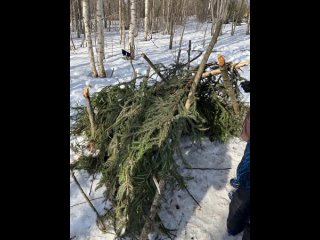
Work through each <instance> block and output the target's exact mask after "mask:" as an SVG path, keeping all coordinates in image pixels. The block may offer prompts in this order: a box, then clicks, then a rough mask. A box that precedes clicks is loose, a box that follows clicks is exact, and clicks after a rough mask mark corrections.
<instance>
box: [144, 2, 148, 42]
mask: <svg viewBox="0 0 320 240" xmlns="http://www.w3.org/2000/svg"><path fill="white" fill-rule="evenodd" d="M148 30H149V0H145V7H144V40H145V41H147V38H148Z"/></svg>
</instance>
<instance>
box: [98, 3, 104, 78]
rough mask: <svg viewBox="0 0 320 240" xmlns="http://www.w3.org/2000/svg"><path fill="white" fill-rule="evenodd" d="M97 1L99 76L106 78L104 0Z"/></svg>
mask: <svg viewBox="0 0 320 240" xmlns="http://www.w3.org/2000/svg"><path fill="white" fill-rule="evenodd" d="M96 1H97V7H96V9H97V13H96V17H97V32H98V45H97V52H98V76H99V77H106V71H105V69H104V65H103V59H104V33H103V3H102V0H96Z"/></svg>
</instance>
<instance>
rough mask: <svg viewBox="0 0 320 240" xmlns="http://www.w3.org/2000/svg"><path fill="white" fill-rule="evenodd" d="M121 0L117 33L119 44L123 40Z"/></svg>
mask: <svg viewBox="0 0 320 240" xmlns="http://www.w3.org/2000/svg"><path fill="white" fill-rule="evenodd" d="M122 8H123V6H122V0H119V34H120V45H121V43H122V42H123V39H122V37H123V36H122V31H123V30H122Z"/></svg>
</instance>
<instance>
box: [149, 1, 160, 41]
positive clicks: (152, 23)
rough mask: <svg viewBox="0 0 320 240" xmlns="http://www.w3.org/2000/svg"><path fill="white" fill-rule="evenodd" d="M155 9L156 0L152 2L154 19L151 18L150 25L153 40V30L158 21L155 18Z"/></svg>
mask: <svg viewBox="0 0 320 240" xmlns="http://www.w3.org/2000/svg"><path fill="white" fill-rule="evenodd" d="M155 8H156V6H155V2H154V0H152V17H151V18H149V19H150V24H149V26H151V27H150V34H151V38H152V33H153V28H154V22H155V21H156V20H157V19H158V18H157V17H156V16H155Z"/></svg>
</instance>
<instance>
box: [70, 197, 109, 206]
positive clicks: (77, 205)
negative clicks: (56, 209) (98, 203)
mask: <svg viewBox="0 0 320 240" xmlns="http://www.w3.org/2000/svg"><path fill="white" fill-rule="evenodd" d="M102 198H104V197H98V198H92V199H90V201H93V200H98V199H102ZM84 203H86V202H81V203H76V204H74V205H71V206H70V208H72V207H75V206H78V205H81V204H84Z"/></svg>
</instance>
